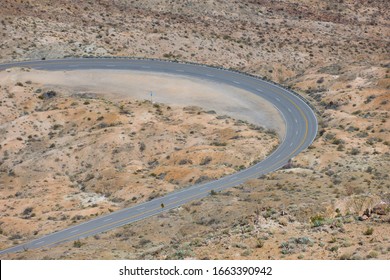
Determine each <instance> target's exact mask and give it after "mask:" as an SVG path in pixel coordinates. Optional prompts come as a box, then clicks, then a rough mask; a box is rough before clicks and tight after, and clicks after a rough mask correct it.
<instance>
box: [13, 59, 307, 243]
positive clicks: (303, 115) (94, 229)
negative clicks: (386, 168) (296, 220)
mask: <svg viewBox="0 0 390 280" xmlns="http://www.w3.org/2000/svg"><path fill="white" fill-rule="evenodd" d="M83 62H93V61H92V60H90V61H88V60H87V59H86V60H84V61H83ZM71 63H77V62H74V61H48V62H45V64H71ZM28 66H33V67H34V66H39V64H34V63H32V64H28V65H25V66H23V64H21V67H28ZM271 91H272V90H271ZM278 95H279V94H278ZM283 97H284V98H287V99H288V100H289V101H290V103H292V104H293V105H294V106H295V107H296V108H297V109H298V111H299V112H300V114H301V115H302V117H303V118H304V120H305V128H306V129H305V134H304V137H303V139H302V141H301V142H300V144H299V145H298V146H297V147H296V148H295V149H294V151H293V152H291V153H290V154H289V155H288V156H286V157H284V158H283V159H281V160H279V161H278V162H276V163H275V164H273V165H272V166H271V167H268V168H265V169H264V170H263V171H266V170H267V169H270V170H271V169H272V168H274V166H277V165H279V164H280V163H281V162H283V161H285V160H287V159H288V158H289V157H290V156H291V155H293V154H294V153H295V152H296V151H297V150H298V149H299V148H300V147H301V146H302V145H303V143H304V142H305V141H306V139H307V135H308V119H307V117H306V116H305V114H304V113H303V111H302V109H301V108H300V107H299V106H298V105H297V104H296V103H295V102H294V101H293V100H291V99H290V98H289V97H288V96H284V95H283ZM249 177H251V176H246V177H244V178H241V179H237V180H235V181H232V182H231V183H230V184H236V183H238V182H240V181H241V182H242V181H245V180H247V179H248V178H249ZM225 187H226V185H224V186H220V187H217V188H215V190H219V189H223V188H225ZM206 193H209V191H203V192H202V191H201V192H199V193H197V194H195V195H191V196H189V197H186V198H183V199H180V200H176V201H174V202H171V203H168V204H167V205H166V206H167V208H169V206H171V205H174V204H177V203H180V202H182V201H185V200H191V199H192V198H194V197H196V196H202V195H204V194H206ZM161 209H162V208H161V207H157V208H154V209H151V210H148V211H145V212H142V213H139V214H136V215H133V216H130V217H126V218H124V219H121V220H119V221H114V222H111V223H109V224H105V225H102V226H99V227H95V228H93V229H90V230H87V231H84V232H81V233H78V234H74V235H71V236H69V237H66V238H63V239H61V240H59V241H55V242H52V243H49V244H46V245H44V246H42V247H40V248H45V247H49V246H51V245H53V244H57V243H62V242H64V241H67V240H70V239H74V238H76V237H78V236H81V235H84V234H88V233H90V232H93V231H96V230H98V229H102V228H105V227H110V226H112V225H115V224H120V223H123V222H125V221H129V220H131V219H135V218H137V217H139V216H142V215H145V214H148V213H151V212H154V211H157V210H161ZM166 210H168V209H166ZM169 210H170V209H169ZM157 213H159V212H156V214H157ZM87 223H88V222H87ZM43 238H44V237H43ZM38 240H39V239H38ZM32 242H33V241H32ZM37 249H38V248H37Z"/></svg>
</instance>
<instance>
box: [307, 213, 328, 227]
mask: <svg viewBox="0 0 390 280" xmlns="http://www.w3.org/2000/svg"><path fill="white" fill-rule="evenodd" d="M310 222H311V223H312V225H313V227H319V226H322V225H323V224H324V223H325V218H324V216H322V215H320V214H317V215H315V216H313V217H311V218H310Z"/></svg>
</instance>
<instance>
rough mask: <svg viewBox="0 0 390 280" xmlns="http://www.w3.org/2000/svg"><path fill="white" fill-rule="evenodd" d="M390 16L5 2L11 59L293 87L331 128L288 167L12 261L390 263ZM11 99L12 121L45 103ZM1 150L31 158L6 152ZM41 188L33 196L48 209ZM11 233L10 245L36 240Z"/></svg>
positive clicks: (244, 3)
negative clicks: (223, 74) (113, 62)
mask: <svg viewBox="0 0 390 280" xmlns="http://www.w3.org/2000/svg"><path fill="white" fill-rule="evenodd" d="M49 2H50V3H49ZM389 12H390V9H389V1H388V0H376V1H366V0H364V1H363V0H362V1H355V0H343V1H340V0H329V1H322V0H305V1H296V0H256V1H253V0H241V1H226V0H209V1H196V0H188V1H170V0H144V1H114V2H113V1H109V0H100V1H83V2H80V1H74V0H51V1H47V0H36V1H32V0H23V1H14V0H3V1H2V8H1V9H0V34H1V35H2V41H1V42H0V60H1V61H14V60H25V59H42V58H47V59H49V58H63V57H69V56H102V55H109V56H136V57H156V58H161V59H173V60H175V59H176V60H184V61H193V62H196V63H205V64H210V65H215V66H222V67H225V68H233V69H237V70H240V71H245V72H248V73H252V74H255V75H258V76H261V77H266V78H267V79H270V80H273V81H275V82H278V83H281V84H282V85H284V86H286V87H291V88H292V89H294V90H295V91H297V92H299V93H300V94H302V95H303V96H304V97H305V98H307V99H308V100H310V102H311V103H312V104H313V105H314V106H315V107H316V109H317V110H318V119H319V121H320V129H319V133H318V137H317V139H316V141H315V142H314V143H313V145H312V146H311V147H310V148H309V149H307V150H306V151H304V152H302V153H301V154H299V155H298V156H297V157H295V159H294V161H293V162H291V164H290V165H289V166H287V169H284V170H279V171H276V172H273V173H271V174H268V175H267V176H264V177H262V178H259V179H256V180H251V181H249V182H246V183H245V184H242V185H241V186H237V187H236V188H232V189H231V190H228V191H226V192H224V193H222V194H218V195H215V196H210V197H208V198H205V199H203V200H201V201H196V202H194V203H191V204H189V205H185V206H183V207H181V208H179V209H176V210H174V211H171V212H169V213H164V214H163V215H160V216H158V217H153V218H151V219H147V220H144V221H142V222H138V223H135V224H133V225H128V226H126V227H123V228H119V229H116V230H114V231H110V232H108V233H106V234H101V235H98V236H94V237H91V238H88V239H85V240H80V243H73V242H71V243H67V244H63V245H61V246H58V247H55V248H52V249H51V250H34V251H29V252H21V253H18V254H13V255H9V256H7V258H13V259H51V258H56V259H96V258H100V259H127V258H129V259H133V258H134V259H191V258H195V259H210V258H218V259H225V258H227V259H245V258H248V259H272V258H275V259H283V258H288V259H387V260H388V259H390V246H389V237H388V236H389V234H388V233H389V232H390V217H389V215H390V214H389V213H390V198H389V193H390V184H389V174H390V150H389V147H390V127H389V125H390V122H389V119H390V118H389V112H390V101H389V100H390V68H389V67H390V60H389V57H390V56H389V50H390V40H389V38H390V36H389V34H390V24H389V18H390V15H389ZM14 82H16V80H15V81H14ZM21 82H22V83H23V84H26V83H25V82H26V81H21ZM114 86H115V85H113V87H114ZM19 90H20V88H19ZM0 91H1V94H2V98H1V100H0V101H1V102H2V104H3V107H0V108H1V110H0V113H2V114H3V115H2V117H1V118H0V119H4V118H7V119H10V120H11V119H13V118H14V117H13V116H15V115H16V116H21V115H22V114H24V111H26V112H31V111H33V110H34V108H35V106H36V103H30V101H28V100H26V102H25V103H23V105H18V104H19V103H17V104H16V103H14V102H13V100H12V98H9V97H8V96H12V94H15V96H16V93H14V92H13V91H11V90H10V89H8V88H5V89H4V88H0ZM145 91H146V92H148V91H149V89H146V90H145ZM61 92H62V91H61ZM157 93H158V92H157ZM160 94H161V93H159V95H160ZM79 98H82V97H79ZM78 102H79V105H83V106H88V105H84V104H83V103H84V102H85V101H78ZM94 102H95V101H94ZM4 104H5V105H6V106H10V107H9V111H7V116H5V115H4V114H5V112H4V110H3V108H4ZM116 104H118V103H116ZM83 106H80V108H77V109H78V110H81V109H82V108H83ZM94 106H96V105H94ZM118 106H120V105H118ZM145 106H146V105H145ZM73 107H75V105H73ZM38 108H47V107H42V105H39V107H38ZM116 108H117V109H116V110H117V111H115V110H114V109H113V108H111V111H112V112H120V109H119V108H118V107H116ZM73 109H76V108H73ZM88 110H93V109H92V108H88ZM148 110H149V109H148ZM151 110H152V111H156V110H157V109H156V108H154V109H151ZM165 110H166V109H165ZM100 111H101V113H102V112H103V111H104V110H103V107H102V109H101V110H100ZM163 113H164V114H165V111H164V110H163ZM56 116H57V115H56ZM81 116H85V115H82V114H81ZM184 116H187V115H184ZM27 117H28V116H27ZM85 117H86V118H87V116H85ZM98 117H99V116H96V118H95V119H97V118H98ZM121 117H123V116H121ZM24 118H26V116H24ZM107 118H108V116H107ZM110 118H117V116H116V117H115V116H111V117H110ZM95 119H93V120H95ZM40 121H41V122H42V123H46V121H47V120H46V119H45V118H44V119H40V120H38V124H39V122H40ZM229 122H230V121H229ZM17 124H18V123H17V122H16V123H15V124H14V126H15V127H17ZM38 124H37V125H38ZM10 125H11V126H10V128H9V129H8V131H9V132H8V133H14V132H13V131H14V130H16V129H15V128H12V125H13V124H12V122H11V123H10ZM51 125H53V124H52V123H50V125H49V124H47V129H48V131H47V132H46V133H48V132H49V129H50V126H51ZM208 125H209V124H208ZM208 125H207V126H206V127H208ZM210 125H215V123H214V122H211V124H210ZM38 127H39V125H38ZM11 128H12V129H11ZM80 129H81V128H80ZM145 131H147V127H145ZM190 131H191V130H189V131H188V132H190ZM210 133H211V132H210ZM4 134H5V132H2V133H0V136H1V135H4ZM126 135H127V133H126ZM140 135H141V134H140ZM142 135H143V134H142ZM220 135H222V133H220ZM223 135H225V136H226V137H227V136H228V135H230V132H229V133H223ZM15 136H16V138H17V137H22V141H20V140H17V139H16V138H15V139H16V140H15V139H14V140H13V141H12V147H15V149H16V148H17V147H21V146H22V143H23V141H24V138H25V136H24V137H23V136H18V135H16V134H15ZM182 136H183V135H180V137H179V138H178V139H179V140H176V141H178V142H179V141H182V140H180V139H183V137H182ZM27 137H28V136H27ZM199 137H200V136H199ZM244 141H249V140H244ZM35 144H37V143H35ZM51 144H52V142H47V144H45V145H46V146H50V145H51ZM227 144H229V143H227ZM8 145H11V143H10V144H8ZM175 145H178V144H175ZM46 146H45V147H46ZM159 148H160V149H161V147H159ZM256 151H257V149H256ZM222 152H223V151H222ZM67 153H69V152H67ZM0 155H1V161H6V162H7V164H17V163H16V162H15V163H13V162H12V157H13V154H12V155H10V154H9V155H6V154H4V147H2V150H0ZM246 155H251V153H247V154H246ZM252 155H253V154H252ZM221 157H222V155H221ZM4 158H7V159H6V160H5V159H4ZM65 158H66V153H65ZM195 160H196V159H193V162H196V161H195ZM3 165H4V163H3ZM0 167H1V166H0ZM179 167H182V166H179ZM2 172H3V173H0V174H1V175H3V174H4V172H5V174H7V176H8V174H9V175H11V177H12V175H13V173H12V172H10V173H8V172H9V169H7V170H5V171H2ZM15 174H16V175H18V173H15ZM19 175H20V174H19ZM3 176H4V175H3ZM79 176H81V175H79ZM141 176H142V175H141ZM49 179H50V178H48V179H47V180H48V183H49V182H51V181H50V180H51V179H50V180H49ZM84 179H85V178H84V177H80V178H78V180H81V181H82V180H84ZM186 179H187V180H188V178H186ZM93 180H94V179H91V180H90V181H93ZM0 186H1V187H3V189H1V190H0V193H1V195H2V196H3V197H4V200H5V201H7V199H8V198H7V196H6V195H4V193H5V192H6V193H7V195H8V194H12V195H16V192H15V193H12V192H13V190H12V184H11V183H8V182H7V184H4V183H3V182H0ZM65 186H66V185H65ZM46 188H47V187H45V189H39V188H36V189H37V191H38V190H39V191H40V192H42V193H44V192H45V191H46ZM63 189H64V190H66V188H63ZM31 191H32V190H31V189H28V188H27V189H26V190H25V192H22V193H23V196H22V197H24V196H25V198H23V199H31V203H35V204H37V203H39V202H40V200H39V197H40V196H38V195H37V196H35V197H32V196H31ZM18 196H19V194H18ZM9 199H13V198H12V197H11V198H9ZM76 201H77V200H76ZM12 207H13V206H12V205H11V206H10V207H9V208H7V209H5V211H11V212H12V211H16V212H15V213H17V214H18V215H19V217H16V216H15V217H11V218H14V219H16V220H17V219H19V220H18V221H19V222H20V221H28V220H26V219H24V218H23V217H29V213H28V212H29V211H27V212H26V213H25V214H26V215H23V216H21V213H20V212H22V211H23V212H24V209H18V208H16V207H15V209H16V210H13V209H12ZM74 209H76V212H77V211H80V208H77V207H75V208H74ZM105 209H106V208H105ZM58 211H61V209H60V210H58ZM76 212H75V213H73V214H74V215H76ZM96 212H98V211H95V212H94V213H96ZM32 213H34V211H33V212H32ZM38 213H39V212H38ZM30 214H31V213H30ZM55 217H61V216H55ZM71 217H73V216H71ZM7 219H9V217H7ZM30 219H34V217H30ZM75 219H76V218H75ZM49 221H50V220H49ZM75 222H77V219H76V221H75ZM10 223H12V221H10ZM36 224H37V222H35V220H34V222H32V220H31V225H30V224H29V225H28V226H34V225H36ZM3 227H5V224H2V225H0V232H1V233H0V238H1V240H2V244H10V243H12V242H19V241H20V238H23V236H21V237H18V236H17V235H15V236H13V235H12V233H11V235H10V232H8V231H7V230H1V229H2V228H3ZM15 228H17V230H19V227H15ZM21 228H23V227H21ZM156 233H158V234H156ZM15 234H16V233H15ZM39 234H40V233H39Z"/></svg>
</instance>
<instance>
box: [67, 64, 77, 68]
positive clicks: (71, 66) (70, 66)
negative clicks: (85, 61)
mask: <svg viewBox="0 0 390 280" xmlns="http://www.w3.org/2000/svg"><path fill="white" fill-rule="evenodd" d="M77 66H78V65H68V67H69V68H73V67H77Z"/></svg>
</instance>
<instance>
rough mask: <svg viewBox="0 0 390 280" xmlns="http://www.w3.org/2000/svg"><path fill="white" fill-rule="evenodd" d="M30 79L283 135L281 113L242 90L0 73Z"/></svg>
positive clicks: (116, 75)
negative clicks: (212, 114) (199, 112)
mask: <svg viewBox="0 0 390 280" xmlns="http://www.w3.org/2000/svg"><path fill="white" fill-rule="evenodd" d="M16 80H21V81H28V80H33V81H35V82H37V83H40V84H42V85H43V86H44V87H61V88H65V89H67V90H72V91H73V92H89V91H93V92H94V93H99V94H105V95H109V97H110V98H111V99H118V98H123V97H133V98H136V99H150V92H151V91H152V92H153V93H154V95H153V101H155V102H161V103H164V104H171V105H178V106H189V105H192V106H199V107H202V108H204V109H205V110H214V111H216V112H217V113H218V114H220V115H224V114H226V115H229V116H232V117H234V118H236V119H241V120H245V121H248V122H250V123H253V124H256V125H259V126H263V127H265V128H269V129H273V130H275V131H278V133H279V134H280V135H281V136H283V132H284V122H283V119H282V117H281V116H280V113H279V112H278V111H277V110H276V109H275V108H274V107H273V106H272V105H271V104H270V103H269V102H267V101H266V100H264V99H262V98H260V97H258V96H256V95H254V94H252V93H250V92H246V91H244V90H241V89H239V88H236V87H232V86H228V85H225V84H219V83H214V82H211V81H207V80H200V79H195V78H190V77H185V76H180V75H169V74H161V73H145V72H136V71H120V70H119V71H114V70H106V71H104V70H89V71H55V72H54V71H48V72H45V71H37V70H33V71H29V72H17V73H13V74H11V73H8V74H7V73H1V74H0V81H16Z"/></svg>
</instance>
